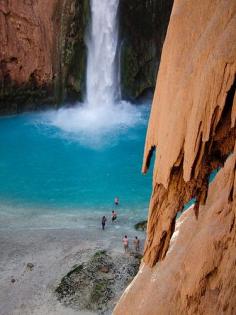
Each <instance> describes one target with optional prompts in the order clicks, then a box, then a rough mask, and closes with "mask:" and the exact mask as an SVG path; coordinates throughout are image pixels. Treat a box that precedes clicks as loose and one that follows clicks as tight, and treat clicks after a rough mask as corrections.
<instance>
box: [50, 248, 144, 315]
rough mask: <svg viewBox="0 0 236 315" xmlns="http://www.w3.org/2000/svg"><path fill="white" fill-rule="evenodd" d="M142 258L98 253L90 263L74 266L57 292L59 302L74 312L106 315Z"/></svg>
mask: <svg viewBox="0 0 236 315" xmlns="http://www.w3.org/2000/svg"><path fill="white" fill-rule="evenodd" d="M141 258H142V256H141V255H138V256H137V255H135V253H134V254H132V253H131V254H130V255H125V254H123V255H121V254H119V255H117V254H116V255H114V254H111V253H108V252H106V251H104V250H99V251H97V252H95V253H94V254H93V255H92V256H91V257H90V258H89V259H88V261H87V262H83V263H81V264H79V265H77V266H74V267H73V268H72V270H71V271H69V272H68V273H67V274H66V275H65V276H64V277H63V278H62V280H61V282H60V284H59V285H58V287H57V288H56V290H55V293H56V296H57V298H58V300H59V301H60V302H62V303H63V304H64V305H66V306H69V307H71V308H73V309H75V310H90V311H93V312H96V314H105V313H107V312H108V311H111V310H112V309H113V308H114V303H115V301H116V300H117V299H118V298H119V297H120V295H121V293H122V291H123V290H124V289H125V287H126V286H127V285H128V284H129V283H130V281H131V280H132V279H133V277H134V276H135V275H136V274H137V272H138V268H139V265H140V261H141Z"/></svg>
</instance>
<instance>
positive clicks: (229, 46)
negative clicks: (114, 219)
mask: <svg viewBox="0 0 236 315" xmlns="http://www.w3.org/2000/svg"><path fill="white" fill-rule="evenodd" d="M190 17H191V18H190ZM235 30H236V3H235V1H233V0H231V1H227V2H225V1H223V0H222V1H217V3H216V1H213V0H207V1H204V2H203V1H202V2H198V3H196V1H193V0H190V1H184V0H176V1H175V3H174V7H173V10H172V15H171V18H170V24H169V26H168V31H167V36H166V40H165V43H164V46H163V47H164V48H163V53H162V59H161V65H160V68H159V73H158V78H157V87H156V90H155V95H154V100H153V105H152V112H151V116H150V121H149V126H148V132H147V138H146V145H145V152H144V162H143V171H144V172H146V171H147V169H148V165H149V163H150V152H153V148H156V150H155V152H156V156H155V166H154V173H153V194H152V198H151V202H150V209H149V217H148V226H147V240H146V246H145V251H144V261H143V266H142V267H141V270H140V272H139V274H138V276H137V277H136V279H135V280H134V281H133V283H132V285H131V286H130V287H129V288H128V289H127V290H126V292H125V294H124V295H123V297H122V298H121V300H120V302H119V303H118V305H117V307H116V309H115V312H114V314H122V315H125V314H129V315H132V314H137V315H139V314H142V315H146V314H148V315H152V314H153V315H154V314H181V313H183V314H222V313H223V312H224V313H225V314H235V312H236V298H235V296H236V295H235V292H236V286H235V283H236V279H235V274H236V273H235V271H236V270H235V269H236V265H235V261H236V228H235V227H236V226H235V215H236V203H235V202H236V201H235V197H236V181H235V159H236V148H235V139H236V129H235V118H236V98H235V73H236V41H235V39H236V33H235ZM219 167H221V170H220V171H219V173H218V175H217V176H216V178H215V180H214V182H213V183H212V184H210V186H209V175H210V173H211V172H212V170H214V169H217V168H219ZM194 197H195V198H196V200H197V203H196V206H195V208H194V211H193V210H189V212H187V213H186V214H184V215H183V217H181V218H180V220H179V224H180V223H181V226H180V227H179V226H178V228H177V230H178V236H177V237H173V232H174V231H175V226H176V224H175V223H176V222H175V220H176V214H177V212H178V211H179V210H181V209H182V207H183V205H184V204H185V203H187V202H188V201H189V200H190V199H191V198H194ZM176 235H177V233H176V234H174V236H176ZM171 238H172V241H171V246H170V240H171ZM134 301H135V302H134Z"/></svg>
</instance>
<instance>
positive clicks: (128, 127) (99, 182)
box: [0, 105, 152, 227]
mask: <svg viewBox="0 0 236 315" xmlns="http://www.w3.org/2000/svg"><path fill="white" fill-rule="evenodd" d="M80 110H81V109H80ZM82 110H83V109H82ZM103 114H104V113H102V114H101V113H97V112H96V114H95V118H94V117H93V118H92V120H91V119H90V118H91V117H90V118H89V119H88V118H87V116H86V115H88V113H87V112H86V114H84V113H82V112H78V117H75V116H76V115H77V112H76V113H75V112H71V113H70V110H69V114H68V110H64V112H63V110H62V112H59V113H58V112H47V113H33V114H23V115H18V116H14V117H4V118H1V119H0V152H1V154H0V203H1V206H0V216H1V218H2V219H4V220H2V225H4V227H7V225H8V223H9V224H10V225H12V224H13V223H12V220H13V219H14V216H15V215H16V216H19V218H21V219H22V218H31V219H32V218H33V219H34V218H37V219H38V222H39V221H40V219H39V217H40V216H42V215H44V217H45V218H47V216H50V215H53V218H54V219H53V221H54V222H55V225H56V221H57V216H59V217H61V218H62V219H61V220H62V222H61V223H60V226H63V220H64V219H63V215H65V216H66V215H71V216H73V217H75V216H76V217H79V218H81V220H82V218H83V216H84V217H87V218H91V217H93V218H94V217H95V218H97V216H100V215H101V214H108V213H110V211H111V210H112V208H113V207H114V205H113V200H114V197H115V196H118V197H119V199H120V206H119V209H118V212H119V213H120V215H121V217H122V214H125V216H132V217H134V218H135V219H138V218H139V217H140V218H143V217H144V216H145V215H146V214H147V208H148V202H149V198H150V193H151V175H152V174H151V172H150V173H149V174H148V175H146V176H143V175H142V174H141V165H142V157H143V148H144V141H145V134H146V127H147V120H148V115H149V106H148V105H146V106H139V107H136V108H135V109H134V108H133V107H132V108H131V107H130V110H129V111H128V113H127V112H126V110H125V111H123V112H122V110H121V114H120V117H118V118H117V120H116V122H115V123H113V118H112V117H111V116H113V115H114V113H113V111H111V112H109V111H108V114H107V115H105V119H104V115H103ZM115 115H117V113H116V112H115ZM122 115H123V116H122ZM85 116H86V117H85ZM73 119H74V121H73ZM101 120H102V122H101ZM84 124H85V126H84ZM68 126H70V127H71V126H72V127H71V129H70V128H68ZM74 126H78V128H74ZM79 126H80V127H81V126H82V127H81V128H79ZM91 130H92V132H91ZM9 215H11V218H13V219H11V220H10V219H9ZM40 218H41V217H40ZM30 222H31V221H28V222H27V224H31V223H30ZM40 222H41V221H40ZM44 223H45V222H44ZM44 223H42V222H41V223H40V224H42V225H44ZM25 224H26V223H25ZM50 224H51V225H50V226H53V222H51V223H50ZM65 224H66V223H65Z"/></svg>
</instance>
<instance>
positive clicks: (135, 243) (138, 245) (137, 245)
mask: <svg viewBox="0 0 236 315" xmlns="http://www.w3.org/2000/svg"><path fill="white" fill-rule="evenodd" d="M133 243H134V248H135V251H136V252H139V250H140V240H139V239H138V236H135V238H134V241H133Z"/></svg>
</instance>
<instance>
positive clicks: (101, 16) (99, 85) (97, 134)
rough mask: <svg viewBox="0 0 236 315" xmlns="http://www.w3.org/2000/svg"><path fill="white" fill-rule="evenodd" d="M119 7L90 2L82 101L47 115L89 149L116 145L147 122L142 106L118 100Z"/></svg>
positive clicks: (114, 1)
mask: <svg viewBox="0 0 236 315" xmlns="http://www.w3.org/2000/svg"><path fill="white" fill-rule="evenodd" d="M118 6H119V0H90V7H91V25H90V29H89V32H88V33H89V34H88V37H87V41H86V43H87V48H88V58H87V73H86V81H87V83H86V86H87V91H86V99H85V102H84V104H82V103H78V106H74V107H69V108H61V109H59V110H58V111H57V112H56V114H55V113H52V114H51V115H48V117H49V119H48V120H49V123H50V124H51V125H53V126H55V127H57V128H60V129H61V130H63V131H64V132H66V133H68V134H70V136H72V139H73V140H74V139H76V141H79V142H80V143H81V144H82V145H85V146H89V147H91V148H100V147H103V146H104V145H108V144H109V145H115V143H116V141H118V140H119V139H120V135H122V134H125V133H126V132H127V130H128V129H129V128H133V127H134V126H136V125H137V124H139V125H141V124H143V123H145V121H146V118H145V117H146V114H145V110H143V108H142V107H140V106H138V107H136V106H133V105H131V104H130V103H129V102H127V101H124V100H121V97H120V87H119V85H120V82H119V79H120V78H119V62H118V61H119V56H118V26H117V25H118V22H117V11H118ZM114 104H115V106H114ZM66 137H67V136H66Z"/></svg>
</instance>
